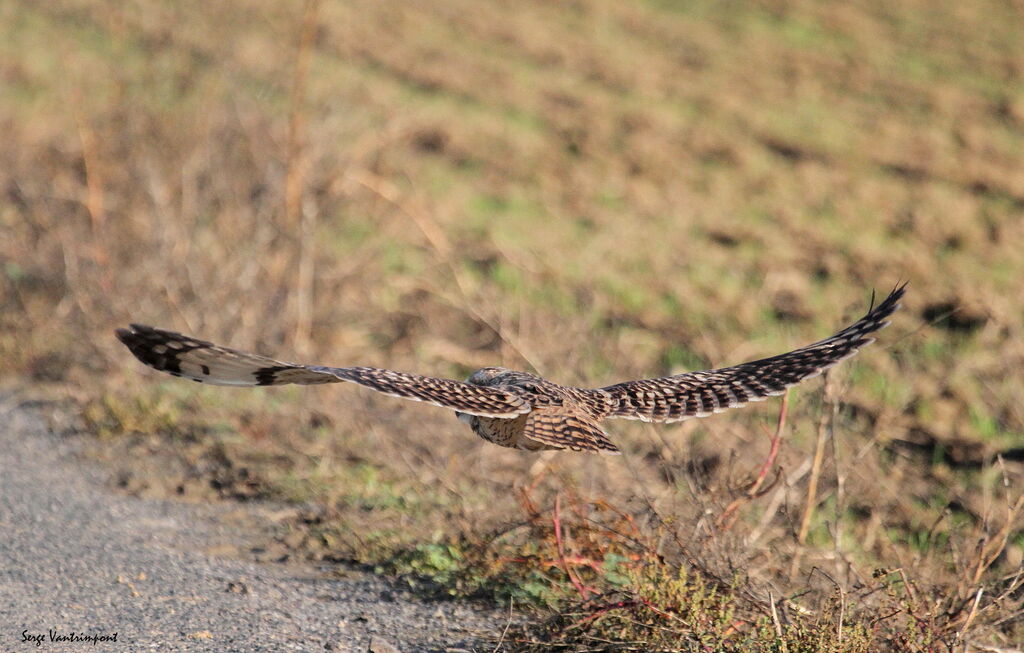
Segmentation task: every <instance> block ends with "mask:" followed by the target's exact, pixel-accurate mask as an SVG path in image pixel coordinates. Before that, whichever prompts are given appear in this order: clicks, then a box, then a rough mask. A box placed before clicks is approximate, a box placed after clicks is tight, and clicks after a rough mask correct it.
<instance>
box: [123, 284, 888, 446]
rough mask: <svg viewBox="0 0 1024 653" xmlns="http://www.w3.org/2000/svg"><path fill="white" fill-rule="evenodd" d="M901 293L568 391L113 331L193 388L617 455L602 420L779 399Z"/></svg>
mask: <svg viewBox="0 0 1024 653" xmlns="http://www.w3.org/2000/svg"><path fill="white" fill-rule="evenodd" d="M905 287H906V284H903V285H901V286H898V287H897V288H895V289H894V290H893V291H892V293H890V294H889V296H888V297H887V298H886V299H885V301H883V302H882V303H881V304H879V305H878V306H875V307H874V308H872V309H870V310H869V311H868V313H867V315H865V316H864V317H862V318H861V319H859V320H857V321H856V322H855V323H853V324H852V325H850V326H848V327H846V328H845V329H843V330H842V331H840V332H839V333H837V334H835V335H834V336H832V337H830V338H826V339H824V340H819V341H818V342H816V343H814V344H811V345H807V346H806V347H801V348H800V349H797V350H794V351H791V352H789V353H786V354H781V355H779V356H772V357H771V358H763V359H761V360H756V361H752V362H750V363H742V364H740V365H734V366H732V367H724V368H722V369H718V370H707V371H703V372H686V373H684V374H676V375H674V376H666V377H662V378H657V379H644V380H641V381H626V382H625V383H617V384H615V385H610V386H606V387H604V388H595V389H590V388H574V387H569V386H563V385H559V384H557V383H554V382H552V381H548V380H547V379H542V378H541V377H539V376H537V375H535V374H530V373H528V372H517V371H515V370H509V369H505V368H504V367H485V368H483V369H480V370H477V371H476V372H473V374H471V375H470V377H469V378H468V379H466V380H465V381H455V380H452V379H440V378H436V377H432V376H420V375H418V374H406V373H404V372H395V371H392V370H385V369H379V368H376V367H324V366H322V365H297V364H295V363H284V362H281V361H276V360H273V359H271V358H266V357H265V356H259V355H257V354H250V353H247V352H244V351H238V350H235V349H228V348H227V347H221V346H219V345H215V344H213V343H209V342H204V341H202V340H197V339H195V338H190V337H189V336H185V335H182V334H180V333H175V332H173V331H165V330H163V329H156V328H153V327H149V326H144V325H141V324H133V325H131V328H130V329H118V330H117V331H116V333H117V337H118V339H119V340H120V341H121V342H122V343H124V345H125V346H126V347H128V349H129V350H130V351H131V352H132V354H134V355H135V357H136V358H138V359H139V360H140V361H142V362H143V363H145V364H146V365H149V366H150V367H152V368H154V369H157V370H161V371H164V372H168V373H169V374H173V375H174V376H181V377H185V378H187V379H192V380H193V381H198V382H200V383H212V384H215V385H234V386H253V385H285V384H288V383H297V384H300V385H313V384H319V383H341V382H343V381H351V382H352V383H358V384H359V385H363V386H366V387H368V388H371V389H373V390H377V391H378V392H383V393H384V394H388V395H391V396H393V397H401V398H403V399H413V400H416V401H425V402H427V403H430V404H434V405H435V406H441V407H443V408H451V409H452V410H454V411H455V414H456V415H457V416H458V418H459V419H460V420H462V421H464V422H466V423H467V424H469V426H470V427H471V428H472V429H473V431H474V432H475V433H476V434H477V435H479V436H480V437H482V438H483V439H485V440H487V441H488V442H493V443H494V444H497V445H500V446H503V447H512V448H515V449H526V450H529V451H536V450H540V449H571V450H573V451H597V452H602V453H612V454H617V453H619V449H618V447H616V446H615V445H614V444H613V443H612V442H611V440H609V439H608V436H607V435H605V433H604V431H602V430H601V424H600V422H601V420H603V419H606V418H622V419H638V420H642V421H645V422H678V421H682V420H684V419H689V418H691V417H706V416H707V415H711V414H712V413H720V412H722V411H724V410H725V409H727V408H733V407H735V406H742V405H743V404H745V403H747V402H750V401H762V400H764V399H765V398H766V397H772V396H776V395H781V394H782V393H784V392H785V391H786V388H788V387H790V386H792V385H795V384H797V383H799V382H801V381H803V380H804V379H809V378H812V377H815V376H818V375H819V374H821V373H822V372H823V371H825V370H827V369H828V368H830V367H832V366H833V365H835V364H836V363H838V362H839V361H841V360H843V359H845V358H849V357H850V356H853V355H854V354H856V353H857V351H858V350H859V349H860V348H861V347H863V346H865V345H868V344H870V343H871V342H873V341H874V338H873V337H871V334H873V333H874V332H875V331H878V330H879V329H881V328H882V327H884V326H886V325H887V324H889V322H888V321H887V320H886V318H888V317H889V316H890V315H892V313H893V311H895V310H896V309H897V308H899V303H898V302H899V299H900V297H902V296H903V291H904V288H905Z"/></svg>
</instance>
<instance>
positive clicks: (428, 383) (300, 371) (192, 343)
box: [116, 324, 531, 417]
mask: <svg viewBox="0 0 1024 653" xmlns="http://www.w3.org/2000/svg"><path fill="white" fill-rule="evenodd" d="M116 334H117V338H118V339H119V340H120V341H121V342H122V343H124V344H125V346H126V347H128V349H129V350H130V351H131V352H132V354H134V355H135V357H136V358H138V359H139V360H140V361H142V362H143V363H145V364H146V365H149V366H150V367H152V368H154V369H157V370H160V371H162V372H167V373H169V374H173V375H174V376H180V377H184V378H186V379H192V380H193V381H199V382H200V383H212V384H214V385H232V386H254V385H285V384H288V383H298V384H300V385H313V384H319V383H340V382H342V381H351V382H352V383H358V384H359V385H363V386H366V387H368V388H372V389H374V390H377V391H378V392H383V393H385V394H388V395H391V396H393V397H401V398H403V399H413V400H415V401H425V402H427V403H430V404H434V405H435V406H443V407H445V408H452V409H454V410H457V411H459V412H462V413H468V414H470V415H479V416H482V417H516V416H518V415H522V414H524V413H528V412H529V411H530V409H531V404H530V402H529V401H528V400H527V398H526V397H524V396H521V395H518V394H514V393H512V392H506V391H503V390H500V389H497V388H487V387H481V386H476V385H470V384H469V383H463V382H461V381H453V380H451V379H440V378H436V377H432V376H420V375H417V374H405V373H403V372H395V371H392V370H384V369H379V368H376V367H323V366H321V365H297V364H295V363H285V362H282V361H277V360H274V359H272V358H267V357H266V356H260V355H258V354H250V353H248V352H244V351H238V350H236V349H229V348H227V347H221V346H219V345H215V344H213V343H210V342H205V341H203V340H198V339H196V338H190V337H189V336H185V335H182V334H180V333H175V332H173V331H165V330H164V329H156V328H154V327H150V326H145V325H142V324H133V325H131V329H118V330H117V331H116Z"/></svg>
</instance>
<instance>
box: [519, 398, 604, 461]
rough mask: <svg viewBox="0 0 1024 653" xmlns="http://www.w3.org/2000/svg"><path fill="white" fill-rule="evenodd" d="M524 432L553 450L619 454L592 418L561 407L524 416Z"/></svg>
mask: <svg viewBox="0 0 1024 653" xmlns="http://www.w3.org/2000/svg"><path fill="white" fill-rule="evenodd" d="M523 435H524V436H525V437H527V438H529V439H531V440H534V441H536V442H541V443H543V444H546V445H548V446H549V447H551V448H552V449H572V450H573V451H599V452H601V453H611V454H617V453H621V452H620V451H619V448H618V447H616V446H615V445H614V444H612V441H611V440H609V439H608V436H607V435H605V434H604V431H602V430H601V427H600V426H598V425H597V422H596V421H595V420H594V419H593V418H590V417H586V416H583V415H578V414H576V413H573V412H570V411H568V410H566V409H565V408H564V407H562V406H550V407H544V408H537V409H535V410H534V411H533V412H531V413H530V414H529V415H527V416H526V423H525V424H524V426H523Z"/></svg>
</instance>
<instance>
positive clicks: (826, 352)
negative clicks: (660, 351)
mask: <svg viewBox="0 0 1024 653" xmlns="http://www.w3.org/2000/svg"><path fill="white" fill-rule="evenodd" d="M905 288H906V284H903V285H901V286H898V287H896V288H895V289H894V290H893V291H892V293H890V294H889V296H888V297H887V298H886V299H885V301H883V302H882V303H881V304H879V305H878V306H876V307H874V308H873V309H871V310H869V311H868V313H867V315H865V316H864V317H862V318H861V319H860V320H858V321H857V322H855V323H854V324H852V325H850V326H849V327H847V328H845V329H843V330H842V331H840V332H839V333H837V334H835V335H834V336H832V337H830V338H826V339H824V340H820V341H818V342H816V343H814V344H811V345H807V346H806V347H802V348H800V349H797V350H795V351H791V352H789V353H786V354H781V355H779V356H773V357H771V358H764V359H762V360H757V361H752V362H750V363H743V364H741V365H736V366H733V367H726V368H722V369H718V370H708V371H703V372H689V373H686V374H677V375H675V376H668V377H663V378H659V379H644V380H641V381H627V382H625V383H619V384H616V385H612V386H608V387H605V388H600V389H599V390H596V391H595V392H597V393H601V392H603V393H607V395H609V398H608V400H607V404H606V405H607V406H608V408H607V412H606V413H605V414H604V415H603V417H619V418H624V419H638V420H642V421H645V422H678V421H681V420H684V419H689V418H691V417H706V416H707V415H711V414H713V413H720V412H722V411H724V410H726V409H728V408H734V407H736V406H742V405H743V404H746V403H747V402H751V401H763V400H764V399H766V398H767V397H771V396H776V395H780V394H782V393H784V392H785V391H786V388H788V387H790V386H792V385H795V384H797V383H800V382H801V381H803V380H805V379H809V378H812V377H815V376H818V375H819V374H821V373H822V372H824V371H825V370H827V369H828V368H830V367H832V366H833V365H835V364H836V363H839V362H840V361H842V360H844V359H846V358H849V357H850V356H853V355H854V354H856V353H857V351H858V350H859V349H860V348H861V347H864V346H865V345H868V344H870V343H872V342H874V338H873V337H871V334H872V333H874V332H875V331H878V330H879V329H881V328H883V327H885V326H886V325H887V324H889V322H888V321H887V320H886V318H887V317H889V316H890V315H892V313H893V311H895V310H896V309H897V308H899V300H900V298H901V297H902V296H903V292H904V289H905Z"/></svg>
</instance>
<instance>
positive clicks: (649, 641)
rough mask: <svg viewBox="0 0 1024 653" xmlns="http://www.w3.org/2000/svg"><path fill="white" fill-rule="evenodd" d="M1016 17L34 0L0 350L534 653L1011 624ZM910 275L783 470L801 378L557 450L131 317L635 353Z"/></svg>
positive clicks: (581, 367) (611, 372) (451, 357)
mask: <svg viewBox="0 0 1024 653" xmlns="http://www.w3.org/2000/svg"><path fill="white" fill-rule="evenodd" d="M1022 24H1024V5H1021V3H1020V2H1012V1H1009V0H1008V1H1006V2H995V1H982V2H973V3H952V2H946V3H935V2H923V1H921V0H909V1H907V2H902V3H877V2H854V3H842V4H833V3H827V4H826V3H817V2H811V1H810V0H807V1H799V0H797V1H795V2H784V1H764V2H752V3H734V2H704V1H697V2H671V1H667V0H657V1H655V0H651V1H649V2H638V3H615V2H606V1H602V0H579V1H575V2H559V3H551V2H500V1H495V2H488V3H479V2H467V1H463V0H451V1H448V2H419V3H398V2H392V1H383V2H381V1H370V0H354V1H352V2H345V3H340V2H330V1H325V2H322V3H320V4H307V5H305V6H303V5H302V4H300V3H279V2H266V1H263V2H260V1H256V2H220V3H198V2H175V3H171V2H157V1H156V0H134V1H129V2H123V3H107V2H102V1H99V0H77V1H74V0H58V1H53V2H47V3H28V2H17V1H15V2H7V3H0V128H2V129H3V132H4V137H3V138H2V139H0V192H2V193H3V199H2V201H0V264H2V265H0V272H2V275H0V289H2V304H0V308H2V311H0V378H3V379H5V380H6V382H8V383H19V384H21V385H24V384H25V383H29V384H31V385H32V386H33V387H35V388H37V389H38V390H39V391H40V393H44V394H47V395H49V396H58V397H63V398H66V399H67V400H69V401H70V402H71V403H72V404H73V406H74V407H75V410H76V412H77V414H79V415H81V423H80V428H83V429H88V430H90V431H92V432H95V433H96V434H97V436H98V437H99V440H98V446H97V452H98V453H100V454H102V455H106V456H109V457H111V458H117V459H120V460H130V461H131V462H130V463H126V462H120V463H115V464H118V465H120V469H119V472H118V475H117V476H118V478H119V479H120V481H121V484H122V485H123V486H124V487H126V488H127V489H129V490H131V491H135V492H140V493H168V492H169V493H176V494H180V495H183V496H184V497H185V498H193V499H196V500H208V499H212V498H215V497H221V498H241V499H249V498H261V497H269V498H277V499H286V500H291V501H295V502H296V503H297V504H298V505H300V506H301V507H302V518H299V519H296V520H295V521H294V523H291V524H289V525H288V526H287V531H288V532H286V533H284V534H283V535H282V536H281V538H280V541H279V542H277V544H276V546H278V547H280V548H281V549H282V550H283V551H285V552H287V553H288V555H297V556H311V557H314V558H325V559H329V560H345V561H352V560H354V561H357V562H361V563H368V564H373V565H377V566H380V567H381V569H382V570H385V571H388V572H389V573H398V574H403V575H404V577H406V578H407V579H408V581H409V582H410V583H412V584H414V585H416V586H417V587H420V588H428V589H433V590H436V591H440V592H446V593H453V594H457V595H460V596H465V595H473V596H483V597H486V598H488V599H497V600H501V601H504V600H506V599H507V597H509V596H513V597H515V598H516V600H517V603H516V605H517V606H520V609H523V610H529V611H531V612H530V614H532V615H534V621H535V623H536V624H539V625H537V626H536V627H533V628H528V629H525V630H523V631H522V632H519V633H513V634H512V635H511V636H509V637H506V639H505V640H504V641H503V643H502V645H503V646H506V647H509V648H510V650H512V649H526V648H529V647H530V646H534V647H537V648H538V650H539V649H544V648H550V647H552V646H556V645H558V646H562V647H564V649H566V650H577V649H578V650H595V649H602V647H603V649H604V650H651V649H654V648H661V649H670V650H719V649H723V650H724V649H729V650H743V651H748V650H750V651H769V650H771V651H790V652H795V651H812V650H843V651H866V650H885V649H894V650H920V651H933V650H934V651H945V650H957V651H962V650H970V651H985V650H1017V649H1013V647H1014V646H1019V645H1020V642H1021V641H1024V625H1022V624H1024V614H1022V612H1021V604H1022V602H1024V589H1022V584H1024V576H1022V567H1021V562H1022V558H1024V510H1022V507H1024V503H1022V501H1021V496H1022V491H1021V488H1022V483H1024V464H1022V461H1024V408H1022V404H1021V402H1020V397H1021V393H1022V391H1024V379H1022V374H1021V369H1022V366H1024V311H1022V308H1021V307H1022V306H1024V284H1022V283H1021V278H1022V275H1024V248H1022V247H1021V243H1024V219H1022V218H1024V173H1022V170H1024V40H1022V39H1021V38H1020V31H1021V30H1020V26H1021V25H1022ZM900 280H909V282H910V286H909V291H908V295H907V298H906V301H905V302H904V310H903V311H901V312H900V314H898V315H897V316H896V318H895V321H894V323H893V325H892V326H890V327H889V328H888V329H886V330H885V331H883V332H882V334H881V336H880V340H879V342H878V343H876V344H875V345H873V346H872V347H870V348H869V349H867V350H865V351H864V352H862V354H861V355H859V356H858V357H857V358H856V359H854V360H853V361H852V362H850V363H846V364H844V365H843V366H842V367H840V368H837V369H836V370H835V372H834V373H832V374H831V375H830V376H829V377H828V379H827V381H826V382H825V383H823V382H821V381H814V382H811V383H809V384H807V385H806V386H803V387H801V388H799V389H798V390H797V391H795V392H792V393H791V395H790V403H789V415H788V419H787V422H786V425H785V432H784V440H783V444H782V450H781V453H780V454H779V460H778V475H777V481H776V482H775V483H774V484H773V485H770V486H769V487H767V490H766V492H765V493H764V495H763V496H760V497H758V498H754V499H748V500H744V499H742V497H744V496H745V494H744V488H745V485H746V484H747V483H748V482H749V481H750V480H751V479H752V478H753V476H754V475H755V474H756V473H757V470H758V468H759V466H760V465H761V462H762V461H763V460H764V459H765V456H766V455H767V451H768V443H769V439H770V435H771V433H772V432H773V431H774V429H775V426H776V421H777V419H778V411H779V405H780V404H779V402H777V401H776V402H766V403H763V404H758V405H756V406H752V407H749V408H746V409H744V410H741V411H737V412H733V413H728V414H725V415H720V416H718V417H715V418H714V419H712V420H707V421H698V420H694V421H689V422H685V423H682V424H679V425H674V426H667V427H650V426H643V425H639V424H633V423H628V422H621V423H612V424H611V425H610V427H609V430H610V431H611V434H612V436H613V438H614V439H615V440H616V442H617V443H619V444H620V445H621V446H622V448H623V450H624V452H625V455H624V456H622V457H616V458H608V457H600V456H582V455H578V454H570V453H564V454H558V455H554V456H541V457H538V456H536V455H530V454H525V453H520V452H515V451H508V450H502V449H499V448H497V447H494V446H493V445H489V444H487V443H484V442H483V441H480V440H478V439H476V436H474V435H472V434H471V433H470V432H469V431H468V429H466V428H465V427H464V426H463V425H461V424H459V423H458V422H456V421H455V419H454V418H453V417H452V416H451V415H450V414H446V413H445V412H444V411H441V410H437V409H432V408H430V407H426V406H422V405H417V404H407V403H405V402H399V401H396V400H393V399H390V398H387V397H380V396H376V395H373V394H371V393H369V392H364V391H362V390H360V389H357V388H352V387H332V388H326V389H321V388H307V389H276V390H264V389H258V390H233V389H228V388H209V387H200V386H198V385H195V384H186V383H183V382H180V381H176V380H174V379H169V378H164V377H162V376H158V375H157V374H156V373H150V372H149V371H147V370H144V369H143V368H142V367H141V366H140V365H139V364H137V363H136V362H135V361H134V360H133V359H131V358H130V356H129V355H128V354H127V352H125V351H124V350H123V349H122V348H121V347H120V345H119V344H118V343H117V342H116V341H115V339H114V338H113V336H112V334H111V329H113V328H114V327H115V326H120V325H122V324H124V323H126V322H128V321H137V322H144V323H150V324H156V325H160V326H166V327H170V328H175V329H177V330H181V331H185V332H190V333H193V334H195V335H197V336H200V337H204V338H208V339H211V340H215V341H218V342H223V343H225V344H231V345H234V346H237V347H242V348H249V349H255V350H258V351H261V352H265V353H268V354H270V355H275V356H277V357H280V358H284V359H292V360H295V359H299V360H307V359H308V360H309V361H315V362H323V363H326V364H346V365H347V364H366V365H380V366H387V367H393V368H396V369H400V370H406V371H416V372H421V373H433V374H438V375H443V376H453V377H464V376H465V375H466V374H467V373H468V372H469V371H471V370H472V369H475V368H477V367H480V366H483V365H488V364H502V365H506V366H510V367H518V368H522V369H533V370H536V371H538V372H540V373H541V374H543V375H546V376H548V377H550V378H552V379H554V380H557V381H560V382H563V383H578V384H583V385H590V386H599V385H607V384H609V383H612V382H617V381H620V380H624V379H628V378H638V377H642V376H653V375H658V374H664V373H672V372H678V371H683V370H686V369H698V368H704V367H708V366H717V365H724V364H732V363H736V362H741V361H744V360H749V359H752V358H756V357H761V356H765V355H771V354H774V353H778V352H781V351H784V350H787V349H789V348H792V347H795V346H799V345H803V344H806V343H808V342H811V341H813V340H817V339H819V338H821V337H824V336H826V335H829V334H830V333H832V331H833V330H834V329H836V328H837V327H839V326H842V325H843V324H844V323H845V322H847V321H849V320H851V319H853V318H855V317H857V316H859V315H860V314H861V313H862V312H863V311H864V310H865V309H866V308H867V304H868V301H869V298H870V291H871V289H877V290H878V291H879V292H881V293H885V292H887V291H888V290H889V289H890V288H891V287H893V286H894V285H895V284H896V283H897V282H898V281H900ZM816 452H817V453H818V455H817V456H816V455H815V454H816ZM816 458H817V462H815V459H816ZM775 476H776V474H775V472H772V474H771V475H770V476H769V481H771V478H772V477H775ZM556 497H557V501H558V505H559V507H560V512H559V515H558V519H554V520H553V517H554V513H553V508H554V506H555V505H556ZM737 498H740V499H741V501H740V502H739V504H737V505H738V506H739V507H738V510H736V512H735V513H732V512H729V510H728V508H727V507H728V506H729V505H730V503H731V502H733V501H734V500H735V499H737ZM808 506H809V507H810V509H809V508H808ZM730 515H733V516H734V518H735V522H732V523H730V519H731V518H732V517H730ZM557 522H560V523H561V527H558V526H556V525H555V523H557ZM556 534H558V535H560V536H561V539H562V540H563V542H562V547H561V550H559V547H558V546H557V542H556V537H555V536H556ZM566 569H568V570H569V571H570V572H571V574H572V575H571V577H570V576H569V575H567V573H566ZM679 570H682V571H681V572H680V571H679ZM572 581H576V583H575V585H579V586H580V587H582V589H583V590H584V591H583V592H580V590H579V588H577V587H574V583H573V582H572ZM588 587H589V588H591V589H588ZM593 593H598V594H600V596H598V597H597V598H593V597H589V595H590V594H593ZM584 594H586V595H588V598H589V600H587V601H582V600H581V599H583V598H584V596H583V595H584ZM773 606H774V607H773ZM497 635H498V634H497V633H496V634H495V636H496V637H497ZM659 638H662V639H659ZM702 647H703V648H702ZM993 647H994V648H993Z"/></svg>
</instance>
